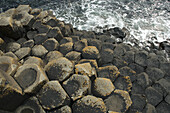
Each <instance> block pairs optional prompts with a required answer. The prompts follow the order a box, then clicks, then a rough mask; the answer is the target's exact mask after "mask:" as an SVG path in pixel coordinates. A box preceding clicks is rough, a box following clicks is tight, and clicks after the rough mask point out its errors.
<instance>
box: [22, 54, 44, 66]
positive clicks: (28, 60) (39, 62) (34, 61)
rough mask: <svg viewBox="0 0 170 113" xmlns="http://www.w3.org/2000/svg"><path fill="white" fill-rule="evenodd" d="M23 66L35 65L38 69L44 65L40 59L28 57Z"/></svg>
mask: <svg viewBox="0 0 170 113" xmlns="http://www.w3.org/2000/svg"><path fill="white" fill-rule="evenodd" d="M24 64H37V65H38V66H40V67H44V63H43V61H42V59H41V58H38V57H34V56H30V57H28V59H27V60H26V61H25V62H24Z"/></svg>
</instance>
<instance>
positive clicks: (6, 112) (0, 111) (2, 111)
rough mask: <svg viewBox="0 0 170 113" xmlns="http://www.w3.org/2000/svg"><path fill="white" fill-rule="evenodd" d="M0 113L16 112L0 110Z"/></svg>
mask: <svg viewBox="0 0 170 113" xmlns="http://www.w3.org/2000/svg"><path fill="white" fill-rule="evenodd" d="M0 113H14V112H10V111H4V110H0Z"/></svg>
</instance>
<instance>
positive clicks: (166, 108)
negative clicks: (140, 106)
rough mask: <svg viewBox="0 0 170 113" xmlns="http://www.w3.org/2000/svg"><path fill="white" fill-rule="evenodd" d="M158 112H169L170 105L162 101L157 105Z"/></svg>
mask: <svg viewBox="0 0 170 113" xmlns="http://www.w3.org/2000/svg"><path fill="white" fill-rule="evenodd" d="M156 111H157V113H169V111H170V105H169V104H167V103H166V102H164V101H162V102H161V103H160V104H159V105H158V106H157V107H156Z"/></svg>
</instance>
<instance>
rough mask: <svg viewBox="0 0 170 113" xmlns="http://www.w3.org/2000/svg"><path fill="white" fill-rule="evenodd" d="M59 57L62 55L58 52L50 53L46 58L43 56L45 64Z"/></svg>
mask: <svg viewBox="0 0 170 113" xmlns="http://www.w3.org/2000/svg"><path fill="white" fill-rule="evenodd" d="M60 57H63V54H62V53H60V52H59V51H50V52H49V53H48V54H47V55H46V56H45V63H46V64H47V63H48V62H50V61H52V60H56V59H58V58H60Z"/></svg>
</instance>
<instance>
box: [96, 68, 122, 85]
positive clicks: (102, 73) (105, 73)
mask: <svg viewBox="0 0 170 113" xmlns="http://www.w3.org/2000/svg"><path fill="white" fill-rule="evenodd" d="M97 73H98V77H102V78H108V79H110V80H111V81H112V82H114V81H115V79H116V78H117V77H118V75H119V74H120V72H119V70H118V68H117V67H116V66H105V67H99V68H98V70H97Z"/></svg>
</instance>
